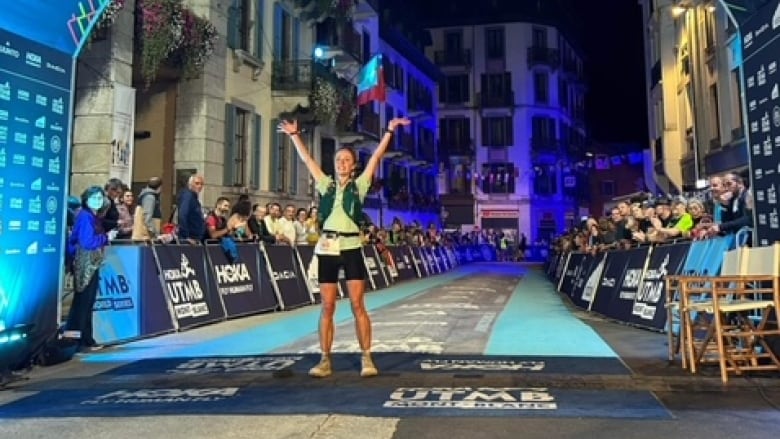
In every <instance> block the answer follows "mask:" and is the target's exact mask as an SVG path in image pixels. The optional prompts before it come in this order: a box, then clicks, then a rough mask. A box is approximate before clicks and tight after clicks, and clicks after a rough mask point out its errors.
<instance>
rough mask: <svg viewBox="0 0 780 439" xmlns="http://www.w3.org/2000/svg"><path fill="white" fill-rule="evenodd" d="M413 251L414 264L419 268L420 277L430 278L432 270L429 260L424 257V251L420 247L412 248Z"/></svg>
mask: <svg viewBox="0 0 780 439" xmlns="http://www.w3.org/2000/svg"><path fill="white" fill-rule="evenodd" d="M410 249H411V250H412V258H413V259H414V264H415V266H416V267H417V272H418V273H419V276H420V277H428V276H430V275H431V268H430V267H429V266H428V260H427V259H426V258H425V257H424V256H423V252H422V249H420V247H410Z"/></svg>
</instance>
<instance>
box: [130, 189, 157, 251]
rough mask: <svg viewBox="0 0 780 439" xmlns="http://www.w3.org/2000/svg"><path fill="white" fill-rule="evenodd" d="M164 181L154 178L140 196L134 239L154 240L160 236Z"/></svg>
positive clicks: (135, 216) (136, 209)
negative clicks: (161, 198) (161, 199)
mask: <svg viewBox="0 0 780 439" xmlns="http://www.w3.org/2000/svg"><path fill="white" fill-rule="evenodd" d="M161 191H162V179H161V178H160V177H152V178H150V179H149V182H148V183H147V184H146V187H145V188H143V189H142V190H141V193H140V194H138V205H137V206H136V207H135V215H133V218H134V219H133V239H154V238H156V237H158V236H159V235H160V227H161V225H162V208H161V207H160V206H161V204H160V193H161Z"/></svg>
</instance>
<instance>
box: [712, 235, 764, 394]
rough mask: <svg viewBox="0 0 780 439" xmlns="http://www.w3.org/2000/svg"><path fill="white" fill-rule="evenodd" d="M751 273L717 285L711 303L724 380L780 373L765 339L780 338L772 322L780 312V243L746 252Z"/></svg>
mask: <svg viewBox="0 0 780 439" xmlns="http://www.w3.org/2000/svg"><path fill="white" fill-rule="evenodd" d="M745 251H746V252H747V254H746V257H745V259H746V260H747V261H746V265H747V268H746V270H745V273H744V274H743V275H740V276H721V277H719V278H718V279H716V280H715V281H714V282H713V287H712V298H713V300H712V302H713V314H714V318H713V320H714V326H715V337H714V338H715V340H716V342H717V348H718V357H719V364H720V375H721V380H722V381H723V383H727V382H728V377H729V373H730V372H733V373H734V374H736V375H741V374H742V373H743V372H745V371H754V370H759V371H764V370H776V371H780V359H778V357H777V356H776V355H775V354H774V352H772V350H771V349H770V346H769V344H768V343H767V339H766V337H767V336H780V327H778V325H777V321H775V322H773V323H774V324H773V325H772V326H771V327H770V325H769V323H770V322H769V317H770V315H775V320H777V317H776V313H777V311H778V310H780V243H775V244H774V245H771V246H766V247H754V248H750V249H746V250H745Z"/></svg>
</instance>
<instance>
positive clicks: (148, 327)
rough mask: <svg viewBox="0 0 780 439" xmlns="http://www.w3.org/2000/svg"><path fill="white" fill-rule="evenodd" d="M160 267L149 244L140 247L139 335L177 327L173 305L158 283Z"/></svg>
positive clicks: (161, 331) (161, 332) (164, 331)
mask: <svg viewBox="0 0 780 439" xmlns="http://www.w3.org/2000/svg"><path fill="white" fill-rule="evenodd" d="M159 269H160V267H159V266H158V265H157V258H156V257H155V255H154V249H153V248H152V247H151V246H144V247H141V296H140V300H141V336H142V337H148V336H151V335H156V334H164V333H167V332H173V331H176V330H177V329H179V326H178V322H177V321H176V319H174V318H173V307H172V306H171V303H170V302H169V301H168V297H167V294H166V292H165V289H164V288H163V285H162V283H160V276H155V274H157V273H159V271H158V270H159Z"/></svg>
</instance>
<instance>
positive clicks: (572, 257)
mask: <svg viewBox="0 0 780 439" xmlns="http://www.w3.org/2000/svg"><path fill="white" fill-rule="evenodd" d="M584 260H585V253H569V260H568V261H567V263H566V267H565V269H564V272H563V276H561V281H560V283H559V285H558V291H560V292H561V293H563V294H565V295H567V296H569V297H571V291H572V287H574V281H575V280H576V279H577V276H579V274H580V270H582V268H583V267H582V262H583V261H584Z"/></svg>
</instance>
